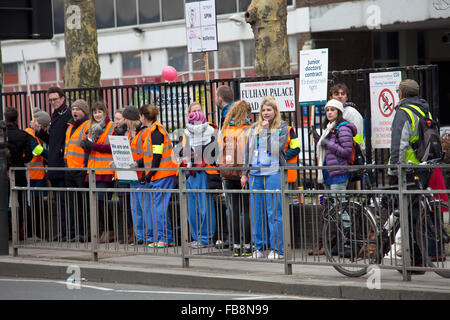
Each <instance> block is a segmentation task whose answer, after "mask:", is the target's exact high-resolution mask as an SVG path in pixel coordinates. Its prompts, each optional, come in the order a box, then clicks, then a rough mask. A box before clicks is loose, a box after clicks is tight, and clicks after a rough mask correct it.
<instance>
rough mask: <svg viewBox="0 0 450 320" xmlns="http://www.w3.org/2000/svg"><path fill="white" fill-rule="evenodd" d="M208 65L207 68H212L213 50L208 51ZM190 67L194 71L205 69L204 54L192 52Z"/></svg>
mask: <svg viewBox="0 0 450 320" xmlns="http://www.w3.org/2000/svg"><path fill="white" fill-rule="evenodd" d="M208 65H209V70H212V69H214V54H213V52H208ZM192 69H193V70H194V71H204V70H205V54H204V53H201V52H198V53H193V54H192Z"/></svg>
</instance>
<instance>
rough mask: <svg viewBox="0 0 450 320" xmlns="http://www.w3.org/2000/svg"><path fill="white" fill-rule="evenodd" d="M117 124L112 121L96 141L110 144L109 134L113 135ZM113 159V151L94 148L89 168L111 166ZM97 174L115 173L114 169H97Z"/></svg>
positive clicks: (90, 156)
mask: <svg viewBox="0 0 450 320" xmlns="http://www.w3.org/2000/svg"><path fill="white" fill-rule="evenodd" d="M115 127H116V125H115V124H114V122H112V121H110V122H108V124H107V125H106V127H105V130H103V132H102V134H101V135H100V137H98V139H97V141H96V143H98V144H104V145H106V144H109V136H110V135H112V133H113V131H114V128H115ZM111 161H113V156H112V153H102V152H99V151H95V150H92V151H91V152H90V153H89V161H88V168H105V169H106V168H110V165H109V164H110V163H111ZM95 174H96V175H113V174H114V171H113V170H112V169H111V170H95Z"/></svg>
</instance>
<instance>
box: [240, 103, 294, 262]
mask: <svg viewBox="0 0 450 320" xmlns="http://www.w3.org/2000/svg"><path fill="white" fill-rule="evenodd" d="M288 135H289V130H288V125H287V123H286V122H285V121H282V120H281V114H280V111H279V108H278V105H277V103H276V101H275V99H274V98H273V97H266V98H264V100H263V102H262V103H261V109H260V112H259V115H258V120H257V122H256V123H255V124H254V125H253V126H252V127H251V128H250V129H249V131H248V134H246V148H245V156H244V159H245V167H249V166H250V167H259V168H255V169H251V170H249V171H247V170H246V171H244V172H243V174H242V177H241V186H242V187H245V185H246V184H247V182H248V184H249V189H250V190H281V173H280V168H279V167H280V166H284V165H286V155H285V152H284V148H285V146H286V141H287V139H288ZM261 167H262V168H261ZM264 167H267V168H264ZM247 174H248V176H247ZM281 208H282V205H281V195H280V194H258V193H252V194H250V220H251V224H252V237H253V242H254V244H255V249H256V250H255V251H254V252H253V255H252V256H253V258H256V259H259V258H263V257H264V253H263V250H264V247H265V246H266V245H267V244H266V243H265V239H267V234H266V230H267V229H266V226H267V225H268V227H269V233H270V236H269V240H270V243H269V246H270V249H271V251H270V253H269V255H268V258H269V259H281V258H283V253H284V252H283V224H282V223H283V219H282V212H281Z"/></svg>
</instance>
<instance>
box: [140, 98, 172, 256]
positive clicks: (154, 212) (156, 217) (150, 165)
mask: <svg viewBox="0 0 450 320" xmlns="http://www.w3.org/2000/svg"><path fill="white" fill-rule="evenodd" d="M139 113H140V115H141V122H143V121H144V119H145V120H147V121H148V127H149V134H148V136H147V138H146V139H145V141H144V145H143V150H142V152H143V155H144V158H143V161H144V168H145V169H156V168H159V169H171V168H173V169H174V170H146V171H145V175H142V177H141V179H140V182H141V184H142V185H143V187H144V189H172V188H173V186H174V185H175V180H176V174H177V170H176V168H177V167H178V164H177V163H176V161H175V158H174V155H173V146H172V141H171V140H170V137H169V133H168V132H167V130H166V129H165V128H164V126H163V125H162V124H161V123H160V122H158V120H157V117H158V114H159V111H158V108H157V107H156V106H154V105H143V106H142V107H141V108H140V109H139ZM171 195H172V193H171V192H145V193H144V195H143V197H144V199H145V200H144V203H145V204H146V212H145V213H146V217H145V218H146V219H147V220H146V226H147V236H148V238H147V239H149V240H150V241H151V242H150V243H149V244H148V246H149V247H150V248H165V247H169V246H173V245H174V242H173V241H174V239H173V230H172V225H171V222H170V217H169V211H168V207H169V201H170V197H171ZM154 227H156V230H154Z"/></svg>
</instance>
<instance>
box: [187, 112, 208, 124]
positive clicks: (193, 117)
mask: <svg viewBox="0 0 450 320" xmlns="http://www.w3.org/2000/svg"><path fill="white" fill-rule="evenodd" d="M188 118H189V123H191V124H199V123H205V122H206V118H205V116H204V115H203V113H200V112H192V113H189V116H188Z"/></svg>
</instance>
